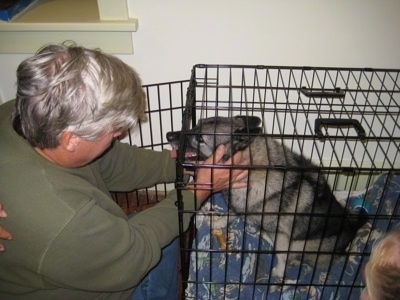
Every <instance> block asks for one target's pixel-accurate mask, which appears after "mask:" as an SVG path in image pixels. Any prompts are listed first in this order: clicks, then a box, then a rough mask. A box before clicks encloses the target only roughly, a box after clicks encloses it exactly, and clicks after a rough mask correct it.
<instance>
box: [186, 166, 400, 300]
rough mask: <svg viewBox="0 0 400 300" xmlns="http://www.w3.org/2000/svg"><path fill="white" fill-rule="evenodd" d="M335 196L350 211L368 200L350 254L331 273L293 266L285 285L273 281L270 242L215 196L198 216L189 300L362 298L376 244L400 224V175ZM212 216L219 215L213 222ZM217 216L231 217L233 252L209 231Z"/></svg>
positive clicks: (227, 235) (227, 230) (229, 237)
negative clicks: (364, 221)
mask: <svg viewBox="0 0 400 300" xmlns="http://www.w3.org/2000/svg"><path fill="white" fill-rule="evenodd" d="M336 197H337V199H338V200H339V201H341V200H342V203H343V204H344V205H349V206H350V207H355V206H357V205H358V204H359V203H360V201H361V202H364V207H366V209H367V210H368V211H369V215H370V219H369V222H368V223H367V224H366V225H365V226H364V227H363V228H361V229H360V230H359V232H358V235H357V237H356V238H355V240H354V241H353V244H352V245H351V247H350V250H349V255H348V256H347V257H344V258H342V259H341V260H339V262H337V263H335V264H333V265H332V266H331V267H330V268H329V270H327V269H323V270H319V269H318V268H311V267H309V266H308V265H306V264H303V265H300V266H290V267H289V271H288V277H289V278H286V280H285V282H284V283H281V282H278V281H276V280H275V278H270V271H271V270H272V268H273V266H274V260H275V258H274V255H273V252H272V250H273V246H272V245H271V243H269V242H268V241H267V240H266V239H263V238H260V233H259V231H258V230H257V229H256V228H254V227H252V226H250V225H246V224H245V222H244V220H243V218H238V217H236V216H234V215H233V214H231V213H227V205H226V202H225V201H224V199H223V197H222V196H221V194H216V195H214V196H213V197H212V198H211V199H209V200H208V202H207V203H206V204H205V206H204V207H203V210H205V213H201V212H199V213H198V214H197V215H196V227H197V234H196V237H195V240H194V241H193V245H192V247H193V251H192V252H191V257H190V270H189V279H188V286H187V289H186V299H268V300H269V299H359V296H360V292H361V289H362V270H363V266H364V265H365V263H366V262H367V260H368V257H369V253H370V251H371V247H372V245H373V243H374V241H376V239H378V238H379V237H380V236H381V235H382V234H383V233H385V232H387V231H389V230H390V229H391V228H393V227H394V226H397V224H398V222H399V217H400V173H392V174H382V175H381V176H379V177H378V179H377V180H376V181H375V182H374V184H373V185H372V186H371V187H370V188H369V189H368V190H367V191H359V192H357V193H351V194H350V195H349V192H348V191H347V192H341V193H337V194H336ZM210 210H212V211H213V212H212V214H210V212H209V211H210ZM207 211H208V212H207ZM216 212H220V213H219V215H215V214H216ZM211 215H215V216H214V217H213V219H212V220H211ZM218 218H225V222H227V221H226V218H231V220H229V222H230V226H229V228H227V227H225V228H223V229H222V235H223V236H224V240H227V241H228V242H227V243H228V248H227V249H228V250H221V241H219V240H218V235H216V234H215V233H214V232H212V229H211V228H210V222H214V221H215V220H218ZM212 227H213V228H214V226H212ZM219 233H221V232H219ZM363 253H364V254H365V255H362V254H363Z"/></svg>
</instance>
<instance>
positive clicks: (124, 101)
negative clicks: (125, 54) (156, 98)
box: [12, 43, 146, 149]
mask: <svg viewBox="0 0 400 300" xmlns="http://www.w3.org/2000/svg"><path fill="white" fill-rule="evenodd" d="M145 106H146V101H145V93H144V91H143V89H142V87H141V80H140V78H139V75H138V74H137V73H136V72H135V70H134V69H133V68H131V67H129V66H128V65H126V64H125V63H123V62H122V61H121V60H119V59H118V58H116V57H114V56H112V55H109V54H106V53H103V52H101V51H100V50H90V49H86V48H83V47H80V46H78V45H76V44H75V43H69V44H68V43H63V44H61V45H49V46H46V47H44V48H42V49H41V50H39V51H38V52H37V53H36V55H34V56H33V57H31V58H28V59H26V60H24V61H23V62H22V63H21V64H20V65H19V67H18V69H17V96H16V102H15V107H14V112H13V117H12V121H13V124H14V127H15V129H16V130H17V131H18V132H19V133H20V134H22V135H23V136H24V137H25V138H26V139H27V140H28V142H29V143H30V144H31V145H32V146H33V147H39V148H41V149H44V148H55V147H57V146H58V145H59V142H60V140H59V139H60V136H61V133H62V132H63V131H70V132H73V133H75V134H77V135H79V136H80V137H82V138H85V139H87V140H89V141H93V140H96V139H97V138H99V137H100V136H101V135H102V134H104V133H105V132H112V131H117V130H118V131H125V130H127V129H129V128H131V127H132V126H133V125H135V124H136V123H137V121H138V120H141V121H144V120H145V116H144V111H145Z"/></svg>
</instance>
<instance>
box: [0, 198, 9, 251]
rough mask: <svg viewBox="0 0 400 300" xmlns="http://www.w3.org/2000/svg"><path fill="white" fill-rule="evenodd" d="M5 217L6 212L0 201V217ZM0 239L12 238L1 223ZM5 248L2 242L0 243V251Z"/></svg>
mask: <svg viewBox="0 0 400 300" xmlns="http://www.w3.org/2000/svg"><path fill="white" fill-rule="evenodd" d="M6 217H7V213H6V211H5V210H4V208H3V204H2V203H0V218H6ZM0 239H2V240H11V239H12V235H11V233H9V232H8V231H7V230H6V229H5V228H3V227H2V226H1V225H0ZM5 250H6V248H5V246H4V244H2V243H0V252H3V251H5Z"/></svg>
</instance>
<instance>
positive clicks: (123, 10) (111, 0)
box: [0, 0, 138, 54]
mask: <svg viewBox="0 0 400 300" xmlns="http://www.w3.org/2000/svg"><path fill="white" fill-rule="evenodd" d="M127 1H128V0H97V1H96V0H37V1H36V2H35V3H34V4H32V5H31V6H30V7H28V9H27V10H26V11H24V12H23V13H21V14H20V15H19V16H17V17H16V18H15V19H13V20H11V21H10V22H1V23H0V53H34V52H36V51H37V50H38V49H39V48H40V47H42V46H43V45H46V44H51V43H61V42H63V41H65V40H73V41H75V42H77V43H78V44H80V45H84V46H86V47H89V48H101V49H102V50H103V51H106V52H109V53H118V54H127V53H133V37H132V32H134V31H137V28H138V21H137V19H134V18H129V13H128V5H127Z"/></svg>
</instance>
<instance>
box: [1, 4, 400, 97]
mask: <svg viewBox="0 0 400 300" xmlns="http://www.w3.org/2000/svg"><path fill="white" fill-rule="evenodd" d="M129 1H130V2H129V9H130V15H131V16H134V17H137V18H138V19H139V30H138V31H137V32H135V33H133V37H134V44H135V45H134V47H135V49H134V51H135V53H134V54H133V55H118V56H119V57H120V58H121V59H122V60H124V61H125V62H127V63H128V64H130V65H132V66H134V67H135V68H136V69H137V71H138V72H139V73H140V74H141V76H142V79H143V81H144V83H145V84H150V83H160V82H167V81H174V80H181V79H187V78H188V77H189V76H190V69H191V67H192V65H194V64H196V63H220V64H264V65H295V66H332V67H376V68H400V35H399V34H398V28H400V18H399V16H400V1H397V0H382V1H372V0H337V1H321V0H304V1H295V0H292V1H291V0H288V1H279V0H250V1H244V0H202V1H194V0H169V1H162V0H129ZM0 42H1V41H0ZM49 42H52V41H49ZM54 42H60V41H54ZM28 56H29V55H0V101H1V99H3V101H5V100H6V99H10V98H12V97H14V95H15V70H16V68H17V66H18V64H19V63H20V62H21V61H22V60H23V59H24V58H26V57H28Z"/></svg>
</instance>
